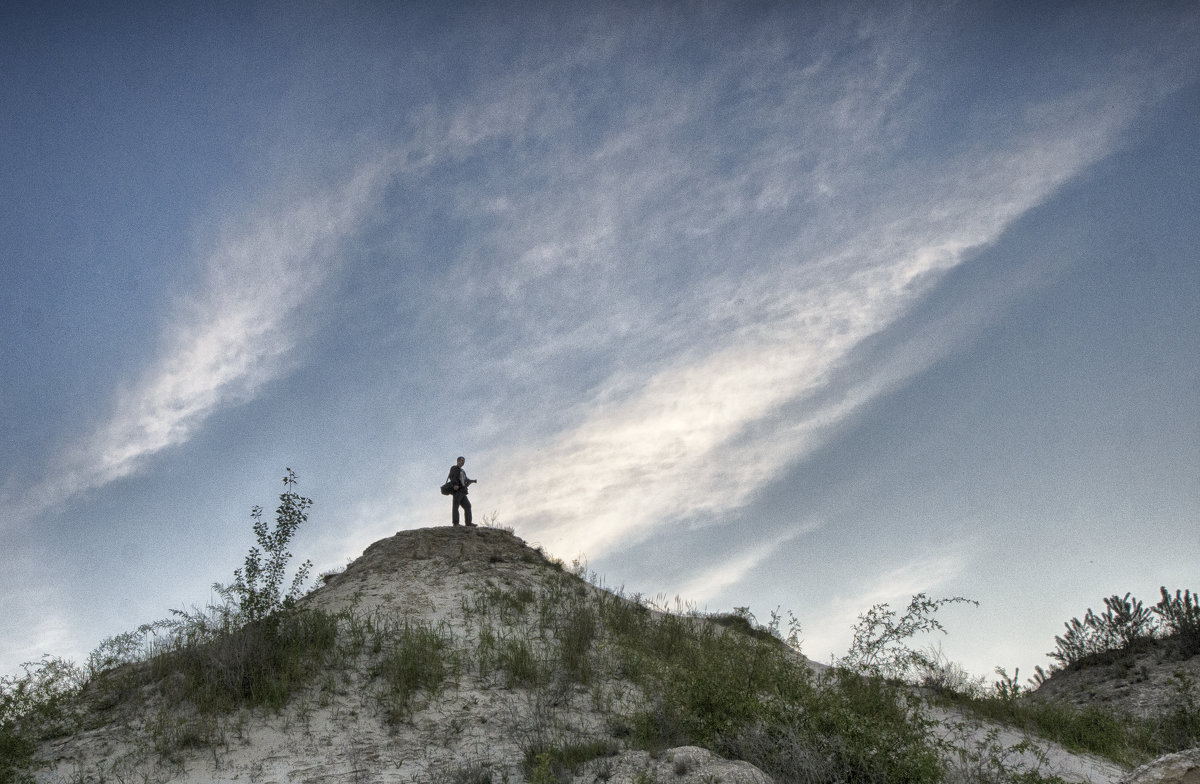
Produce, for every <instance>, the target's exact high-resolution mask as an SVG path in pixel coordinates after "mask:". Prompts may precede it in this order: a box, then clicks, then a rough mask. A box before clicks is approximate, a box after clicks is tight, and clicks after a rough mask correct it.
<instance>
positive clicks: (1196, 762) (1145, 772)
mask: <svg viewBox="0 0 1200 784" xmlns="http://www.w3.org/2000/svg"><path fill="white" fill-rule="evenodd" d="M1121 784H1200V747H1197V748H1194V749H1188V750H1187V751H1180V752H1177V753H1175V754H1168V755H1166V756H1165V757H1159V758H1158V759H1156V760H1154V761H1153V762H1150V763H1147V764H1145V765H1143V766H1141V767H1140V768H1138V769H1137V770H1135V771H1133V772H1132V773H1130V774H1129V775H1128V776H1126V777H1125V778H1123V779H1121Z"/></svg>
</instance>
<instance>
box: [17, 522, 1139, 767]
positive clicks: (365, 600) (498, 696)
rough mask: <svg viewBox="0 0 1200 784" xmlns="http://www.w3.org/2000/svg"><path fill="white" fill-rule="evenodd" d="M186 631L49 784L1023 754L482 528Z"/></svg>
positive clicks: (766, 638) (393, 551)
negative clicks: (928, 727) (623, 591)
mask: <svg viewBox="0 0 1200 784" xmlns="http://www.w3.org/2000/svg"><path fill="white" fill-rule="evenodd" d="M193 631H194V632H195V634H194V637H195V640H194V642H192V643H190V644H187V645H182V644H180V642H179V639H178V635H179V634H181V632H178V631H177V638H176V641H175V644H174V645H166V646H164V647H162V648H160V649H159V650H157V651H155V652H152V653H153V655H150V656H144V657H142V659H143V660H141V661H137V662H133V663H129V664H125V665H123V666H120V667H116V668H114V669H113V670H112V671H110V672H108V673H105V674H104V675H103V676H101V677H98V678H95V679H93V682H92V683H90V684H89V685H88V687H87V688H86V689H85V690H84V692H83V694H82V696H81V698H80V701H79V702H78V705H77V709H76V712H75V714H74V721H73V723H72V724H71V726H70V727H69V728H68V727H64V728H63V729H62V731H61V733H60V735H59V736H58V737H52V738H49V739H47V740H44V741H42V742H41V745H40V746H39V748H38V751H37V756H38V758H39V759H40V760H41V762H42V763H43V767H41V768H39V769H38V770H37V771H36V772H35V780H36V781H38V782H76V783H78V784H84V783H85V782H135V781H136V782H196V783H199V782H218V781H221V782H224V781H230V782H233V781H237V782H254V783H255V784H258V783H260V782H261V783H262V784H269V783H271V782H279V783H282V782H425V781H450V782H464V783H466V782H471V783H474V782H478V783H480V784H483V783H485V782H495V783H496V784H499V783H500V782H521V781H529V782H533V783H534V784H551V782H568V781H575V782H580V783H582V782H589V783H590V782H597V781H600V782H616V783H623V782H631V783H632V782H636V783H637V784H650V783H651V782H662V783H664V784H665V783H666V782H680V784H689V783H691V782H695V783H696V784H699V783H701V782H703V783H704V784H714V783H715V782H766V781H771V780H772V779H774V780H777V781H806V782H808V781H811V782H821V781H830V782H833V781H893V780H902V779H903V780H920V776H921V775H922V771H925V772H928V771H929V770H932V768H931V767H930V766H931V765H934V764H935V762H936V764H939V765H941V764H945V760H946V759H950V770H951V778H952V779H957V780H963V781H967V780H976V781H983V780H986V781H999V780H1000V779H998V778H995V777H992V778H988V777H986V776H985V775H983V773H984V768H985V767H986V766H987V764H988V761H989V760H990V759H994V758H995V757H996V756H997V749H1000V748H1001V746H1003V748H1004V749H1008V748H1009V747H1011V746H1013V745H1014V744H1018V743H1020V742H1021V741H1023V740H1026V739H1025V738H1024V736H1022V735H1021V734H1020V733H1016V732H1014V731H1010V730H1005V729H1003V728H1000V727H996V726H991V725H988V724H986V723H983V722H980V721H975V720H970V719H967V718H966V717H965V715H963V714H961V713H957V712H955V711H953V710H950V709H945V708H942V709H933V710H932V713H930V712H928V711H926V712H924V713H922V712H921V711H922V710H923V709H921V708H919V707H917V706H916V703H915V702H913V701H911V700H909V699H908V698H905V697H901V696H897V694H898V693H899V692H898V691H897V690H896V689H890V690H889V689H884V688H883V687H879V688H875V689H872V688H868V687H865V686H863V685H862V684H860V683H858V682H857V681H854V680H853V679H847V678H842V679H839V677H837V675H836V673H832V672H827V671H825V670H824V668H820V667H816V666H814V665H812V664H811V663H809V662H807V661H806V660H804V658H803V657H802V656H800V655H799V654H798V653H797V652H796V651H793V650H791V649H790V648H788V647H787V646H786V645H784V644H783V643H782V642H781V641H779V640H778V639H776V638H774V637H772V636H771V635H770V634H767V633H765V632H764V631H763V630H761V629H756V628H753V627H752V626H751V625H750V624H748V623H746V622H745V621H744V620H742V619H738V618H731V617H724V618H720V617H718V618H701V617H695V616H690V615H686V614H684V615H679V614H670V613H664V612H662V611H660V610H657V609H653V608H649V607H647V606H646V605H645V603H643V602H641V601H638V600H637V599H636V598H629V597H624V596H622V595H619V594H618V593H614V592H612V591H608V590H605V589H603V588H601V587H598V586H597V585H595V584H593V583H591V582H588V581H586V580H584V579H582V577H581V575H580V574H578V573H576V572H575V571H572V570H571V569H569V568H566V567H564V565H563V564H561V563H558V562H555V561H553V560H552V559H549V558H547V557H545V555H544V554H543V553H542V552H541V551H540V550H535V549H533V548H530V547H529V546H528V545H526V544H525V543H524V542H522V541H521V540H520V539H519V538H517V537H516V536H514V535H512V534H511V533H508V532H506V531H503V530H498V529H491V528H472V529H466V528H450V527H443V528H431V529H423V530H415V531H404V532H401V533H398V534H396V535H395V536H393V537H391V538H388V539H384V540H382V541H379V542H376V543H375V544H373V545H371V546H370V547H369V548H367V550H366V551H365V552H364V553H363V555H362V556H361V557H360V558H358V559H357V560H355V561H354V562H352V563H351V564H350V565H349V566H348V567H347V568H346V569H345V571H344V572H342V573H340V574H337V575H332V576H329V577H327V578H326V579H325V581H324V585H322V586H321V587H320V588H319V589H317V590H315V591H313V592H312V593H311V594H309V596H308V597H306V598H305V599H304V600H303V601H302V603H301V608H300V611H299V612H297V613H295V614H294V615H292V616H288V618H287V619H285V620H283V621H280V622H279V623H276V624H275V625H271V624H259V625H256V626H255V627H254V628H250V629H246V630H242V631H240V632H235V633H232V634H224V635H220V634H218V635H214V634H212V633H200V631H196V630H193ZM209 632H211V630H209ZM881 689H882V690H881ZM921 715H924V716H932V717H933V718H935V719H936V720H937V721H938V722H940V724H939V727H938V734H940V735H941V737H943V738H945V739H947V742H948V744H949V745H948V746H947V747H946V748H944V749H942V750H940V751H938V752H937V753H936V755H934V756H936V757H937V759H939V760H941V762H937V761H936V760H935V759H933V757H931V755H932V754H933V752H931V751H930V747H929V746H928V744H926V743H925V742H924V741H922V742H917V740H916V738H918V736H919V735H920V734H921V733H920V731H919V730H918V729H916V727H917V726H918V725H919V716H921ZM955 749H957V751H955ZM989 755H990V756H989ZM1002 756H1003V757H1004V759H1005V760H1006V762H1007V764H1010V765H1012V766H1013V767H1012V770H1013V771H1018V772H1019V771H1021V770H1026V769H1033V768H1036V769H1037V770H1038V771H1039V772H1040V773H1041V774H1043V775H1057V776H1061V777H1062V778H1063V779H1064V780H1068V781H1093V782H1111V781H1116V780H1117V779H1118V778H1120V777H1121V776H1122V775H1124V774H1125V773H1126V772H1127V771H1126V770H1124V769H1123V768H1121V767H1119V766H1117V765H1114V764H1112V763H1107V762H1103V761H1099V760H1096V759H1092V758H1090V757H1086V756H1083V755H1074V754H1070V753H1067V752H1066V751H1064V750H1063V749H1061V748H1058V747H1056V746H1054V745H1053V744H1050V743H1045V742H1038V743H1036V744H1035V746H1034V747H1031V748H1030V749H1028V750H1026V751H1024V752H1022V751H1020V750H1015V751H1011V752H1009V751H1007V750H1005V751H1003V752H1002ZM746 760H753V762H754V763H756V764H752V763H751V762H749V761H746ZM764 771H768V772H769V775H768V772H764Z"/></svg>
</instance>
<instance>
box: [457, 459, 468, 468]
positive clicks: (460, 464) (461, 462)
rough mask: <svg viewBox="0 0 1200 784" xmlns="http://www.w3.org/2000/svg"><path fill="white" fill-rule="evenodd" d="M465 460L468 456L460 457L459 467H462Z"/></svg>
mask: <svg viewBox="0 0 1200 784" xmlns="http://www.w3.org/2000/svg"><path fill="white" fill-rule="evenodd" d="M465 462H467V458H465V457H460V458H458V467H459V468H462V464H463V463H465Z"/></svg>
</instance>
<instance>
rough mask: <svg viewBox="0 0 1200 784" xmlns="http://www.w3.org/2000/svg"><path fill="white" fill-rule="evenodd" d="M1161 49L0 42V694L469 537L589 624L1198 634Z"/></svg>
mask: <svg viewBox="0 0 1200 784" xmlns="http://www.w3.org/2000/svg"><path fill="white" fill-rule="evenodd" d="M1197 74H1200V12H1198V11H1197V8H1196V6H1195V5H1194V4H1191V3H1158V4H1137V5H1136V6H1134V5H1130V4H1119V3H1113V4H1104V3H1062V4H1054V6H1053V7H1051V8H1045V9H1040V8H1039V9H1037V10H1034V9H1033V8H1032V6H1029V7H1027V8H1026V9H1025V10H1019V9H1018V10H1014V9H1013V7H1012V4H1007V3H996V4H988V3H971V4H954V3H948V4H937V3H930V4H893V3H877V4H876V3H855V4H846V3H840V2H839V3H829V4H816V3H814V4H803V5H802V4H795V3H780V4H773V3H730V4H722V3H704V4H663V5H652V4H641V3H632V4H630V3H619V4H618V3H613V4H605V3H587V4H554V5H553V6H551V5H550V4H537V3H528V4H495V3H489V4H453V5H445V6H442V5H439V6H438V8H436V9H434V8H433V7H432V6H422V5H419V4H397V3H346V4H315V3H313V4H299V5H297V4H283V3H279V4H266V3H255V4H247V3H229V4H221V3H212V4H205V5H204V7H203V8H188V9H173V8H166V7H158V6H153V5H149V4H147V5H146V6H144V7H143V6H139V5H136V4H125V5H108V6H102V5H96V4H90V5H88V6H86V7H84V6H79V7H72V6H69V5H63V4H60V5H57V6H55V5H52V4H41V5H37V6H33V5H32V4H29V7H24V8H22V7H20V6H19V5H18V4H9V5H7V6H5V10H3V11H2V12H0V101H2V103H3V106H4V107H5V110H4V112H3V113H0V138H2V139H3V150H4V152H3V155H2V156H0V186H2V187H0V198H2V199H3V209H0V221H2V225H0V274H2V276H3V286H0V332H2V335H3V337H2V339H0V433H2V437H0V536H2V537H3V541H4V543H5V546H4V548H3V551H2V552H3V566H4V568H3V569H2V570H0V671H4V672H11V671H14V670H15V669H16V668H17V666H18V665H19V663H20V662H21V661H25V660H28V659H32V658H36V657H37V656H39V655H41V654H42V653H43V652H50V653H54V654H59V655H66V656H73V657H77V658H78V657H81V656H82V655H84V654H85V653H86V651H88V650H89V649H91V648H92V647H94V645H95V644H96V643H98V642H99V641H100V640H101V639H103V638H104V637H106V636H109V635H112V634H116V633H119V632H122V631H125V630H128V629H131V628H133V627H135V626H137V625H138V624H139V623H142V622H145V621H149V620H153V619H156V618H160V617H164V616H165V615H166V614H167V612H168V610H169V609H170V608H173V607H188V606H192V605H198V604H203V603H205V602H206V601H208V599H209V598H210V591H209V586H210V585H211V584H212V583H213V582H214V581H224V580H228V579H229V578H230V577H231V575H232V571H233V569H234V568H235V567H237V566H238V565H240V562H241V559H242V557H243V555H244V554H245V551H246V549H247V548H248V547H249V545H250V544H251V543H252V534H251V531H250V525H249V510H250V508H251V507H252V506H254V505H256V504H258V505H263V506H265V507H267V508H268V509H271V508H273V506H274V503H275V500H276V498H277V495H278V492H279V490H280V487H281V485H280V483H279V480H280V478H281V477H282V475H283V470H284V468H285V467H291V468H292V469H294V470H295V471H296V472H297V473H298V474H299V477H300V482H301V484H300V489H301V491H302V492H304V493H305V494H306V495H309V496H311V497H312V498H313V499H314V500H315V502H316V503H315V506H314V507H313V509H312V511H311V516H310V520H309V523H308V526H307V528H306V529H304V530H302V531H301V533H300V535H299V537H298V540H297V541H296V543H295V547H294V551H295V552H296V553H297V554H298V556H300V557H308V558H311V559H312V560H313V561H314V562H315V564H316V566H317V568H318V569H322V570H323V569H329V568H335V567H339V566H342V565H344V564H345V563H346V562H347V560H348V559H350V558H352V557H355V556H357V555H358V554H359V553H361V551H362V550H363V549H364V548H365V547H366V546H367V545H368V544H370V543H371V542H373V541H376V540H378V539H380V538H383V537H385V536H389V535H391V534H393V533H394V532H396V531H398V530H403V529H410V528H419V527H424V526H429V525H444V524H446V523H448V519H447V518H448V516H449V515H448V512H449V510H448V509H447V508H446V507H447V506H448V504H447V502H446V500H445V499H444V498H443V497H441V496H440V495H439V494H438V493H437V491H436V489H435V488H436V486H437V485H438V484H440V483H441V481H442V480H443V478H444V476H445V472H446V470H447V468H448V466H449V465H450V464H451V463H452V462H453V460H454V458H455V457H456V456H458V455H460V454H462V455H466V456H467V458H468V462H467V470H468V472H469V473H470V475H471V476H473V477H476V478H478V479H479V480H480V483H479V485H477V486H476V487H475V488H473V491H472V498H473V501H474V505H475V510H476V513H477V514H486V513H493V512H494V513H495V515H496V516H497V518H498V520H499V522H500V523H501V524H504V525H509V526H513V527H515V529H516V532H517V534H518V535H520V536H521V537H522V538H524V539H526V540H527V541H529V542H530V543H532V544H538V545H542V546H544V547H545V548H546V549H547V550H548V551H549V552H551V553H552V554H554V555H557V556H559V557H562V558H564V559H565V560H567V561H570V560H572V559H573V558H576V557H579V556H582V557H583V558H584V559H585V560H586V561H587V562H588V564H589V566H590V568H591V569H593V570H594V571H595V572H597V573H598V574H599V575H600V576H602V577H603V579H604V581H605V582H606V583H607V584H608V585H611V586H614V587H616V586H624V588H625V589H626V590H627V591H629V592H640V593H642V594H645V595H650V596H655V595H661V596H663V597H665V598H666V599H668V600H673V599H674V597H675V596H679V597H681V598H682V599H683V600H685V601H688V602H691V603H692V604H694V605H695V606H698V607H702V608H707V609H710V610H728V609H731V608H733V607H740V606H749V607H750V608H751V610H752V611H754V612H755V613H756V614H758V615H759V616H760V617H762V618H765V617H766V616H767V615H768V613H769V612H770V611H771V610H772V609H775V608H782V609H784V610H791V611H792V612H793V613H795V615H796V616H797V618H798V619H799V620H800V622H801V623H802V625H803V627H804V632H803V637H804V639H805V643H804V646H805V650H806V651H807V652H808V653H809V654H810V655H811V656H813V657H814V658H817V659H821V660H827V659H828V658H829V657H830V655H834V654H840V653H841V652H842V651H843V650H844V646H845V645H846V643H847V642H848V641H849V637H850V625H851V624H852V623H853V621H854V619H855V617H856V616H857V614H858V613H860V612H862V611H863V610H865V609H866V608H867V607H869V606H870V605H871V604H874V603H876V602H885V601H886V602H891V603H892V604H893V605H903V604H905V603H906V602H907V599H908V597H909V596H910V595H911V594H913V593H915V592H918V591H926V592H929V593H930V594H932V595H936V596H941V595H963V596H968V597H971V598H973V599H976V600H978V601H979V602H980V604H981V606H980V607H979V608H978V609H967V608H963V607H959V608H954V609H953V610H952V611H949V612H948V613H947V614H946V616H945V618H944V621H945V623H946V624H947V626H948V627H949V629H950V635H949V636H948V637H946V638H944V639H942V640H941V642H942V644H943V646H944V648H945V651H946V654H947V655H948V656H949V657H950V658H951V659H954V660H956V661H959V662H962V663H963V664H965V665H966V666H967V667H968V669H970V670H971V671H973V672H976V673H978V674H990V672H991V669H992V667H994V666H996V665H1003V666H1005V667H1007V668H1009V670H1010V671H1011V669H1012V667H1013V666H1020V667H1021V669H1022V673H1023V674H1027V673H1029V672H1030V671H1031V670H1032V667H1033V666H1034V665H1035V664H1042V665H1047V664H1048V663H1049V661H1048V660H1047V659H1046V658H1045V656H1044V654H1045V653H1046V652H1047V651H1048V650H1050V649H1051V648H1052V647H1053V637H1054V635H1055V634H1056V633H1058V632H1059V631H1060V630H1061V628H1062V623H1063V622H1064V621H1065V620H1067V619H1069V618H1070V617H1071V616H1073V615H1079V614H1081V613H1083V611H1084V610H1085V609H1086V608H1087V607H1089V606H1091V607H1096V606H1099V605H1100V604H1101V599H1102V597H1104V596H1107V595H1110V594H1113V593H1122V594H1123V593H1125V592H1126V591H1132V592H1133V593H1134V594H1135V595H1137V596H1139V597H1142V598H1144V599H1146V600H1148V601H1152V600H1153V599H1154V598H1155V597H1156V595H1157V589H1158V586H1160V585H1167V586H1168V587H1171V588H1176V587H1179V588H1185V587H1186V588H1192V589H1195V588H1197V587H1200V585H1198V580H1197V578H1198V577H1200V571H1198V568H1197V564H1200V258H1198V257H1200V251H1198V250H1197V248H1200V236H1198V235H1200V228H1198V224H1200V222H1198V221H1197V219H1196V216H1197V215H1198V214H1200V176H1198V175H1200V134H1197V133H1196V128H1197V127H1200V79H1198V78H1197Z"/></svg>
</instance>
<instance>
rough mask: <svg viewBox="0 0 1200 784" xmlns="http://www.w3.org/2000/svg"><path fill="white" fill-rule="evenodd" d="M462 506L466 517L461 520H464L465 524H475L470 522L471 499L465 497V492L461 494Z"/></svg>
mask: <svg viewBox="0 0 1200 784" xmlns="http://www.w3.org/2000/svg"><path fill="white" fill-rule="evenodd" d="M462 508H463V511H464V512H466V513H467V518H466V520H464V521H463V522H465V523H466V524H467V525H475V524H474V523H472V522H471V499H469V498H467V496H466V494H465V493H464V494H463V499H462Z"/></svg>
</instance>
